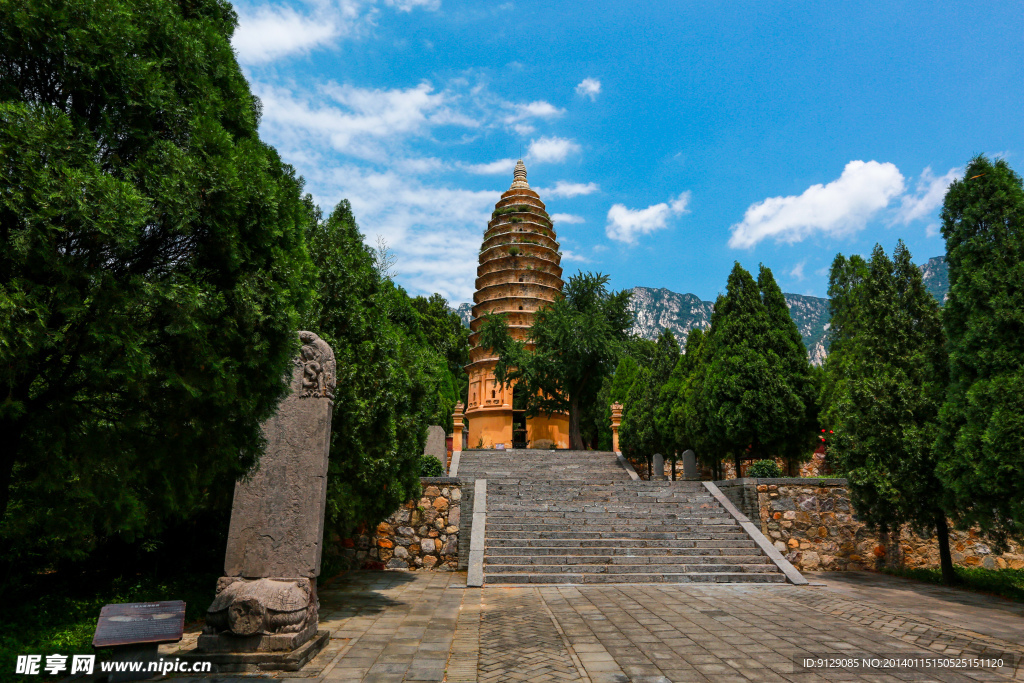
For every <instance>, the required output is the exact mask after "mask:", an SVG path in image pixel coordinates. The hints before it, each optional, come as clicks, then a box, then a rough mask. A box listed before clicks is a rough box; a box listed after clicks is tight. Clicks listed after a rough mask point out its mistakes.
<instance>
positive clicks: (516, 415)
mask: <svg viewBox="0 0 1024 683" xmlns="http://www.w3.org/2000/svg"><path fill="white" fill-rule="evenodd" d="M526 445H527V444H526V392H525V391H524V390H522V389H520V388H519V387H516V386H514V387H512V448H526Z"/></svg>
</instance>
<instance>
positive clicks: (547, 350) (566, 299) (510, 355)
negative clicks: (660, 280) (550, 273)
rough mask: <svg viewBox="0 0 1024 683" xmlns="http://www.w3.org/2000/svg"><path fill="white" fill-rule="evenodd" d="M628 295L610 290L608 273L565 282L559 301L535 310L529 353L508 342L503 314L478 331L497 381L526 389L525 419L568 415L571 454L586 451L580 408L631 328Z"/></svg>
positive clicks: (593, 394)
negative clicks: (493, 363)
mask: <svg viewBox="0 0 1024 683" xmlns="http://www.w3.org/2000/svg"><path fill="white" fill-rule="evenodd" d="M630 296H631V293H630V292H629V291H628V290H623V291H621V292H611V291H609V290H608V276H607V275H601V274H593V273H582V272H581V273H577V274H576V275H573V276H572V277H570V278H569V282H568V283H566V286H565V291H564V292H563V296H562V297H560V298H559V299H556V300H555V301H554V302H553V303H552V304H550V305H549V306H547V307H545V308H542V309H541V310H540V311H538V312H537V315H536V317H535V318H534V322H533V326H532V327H531V328H530V338H529V341H530V344H532V346H533V348H532V349H530V348H529V347H528V345H527V344H525V343H523V342H520V341H517V340H515V339H513V338H512V336H511V334H510V333H509V329H508V323H507V320H506V319H505V317H504V316H500V315H495V316H491V317H490V319H489V320H488V321H487V322H486V323H485V324H484V326H483V328H482V330H481V335H480V343H481V345H482V346H484V347H486V348H490V349H493V350H494V352H495V353H496V354H497V355H498V363H497V365H496V366H495V377H496V378H497V380H498V381H499V382H508V383H513V382H514V383H516V385H517V387H519V388H520V389H523V390H524V393H525V394H526V396H527V397H528V399H527V406H526V411H527V412H526V414H527V415H528V416H529V415H536V414H540V413H544V414H551V413H554V412H563V411H564V412H568V413H569V447H570V448H571V449H573V450H580V449H582V448H583V447H584V444H583V438H582V432H581V430H580V424H581V416H582V406H583V405H585V404H587V403H591V402H593V401H594V400H595V398H596V396H597V393H598V391H599V390H600V388H601V384H602V382H603V381H604V378H605V377H606V376H607V375H608V374H609V373H610V372H611V370H612V368H613V367H614V366H615V363H616V361H617V359H618V358H619V355H620V353H621V351H622V349H623V346H624V344H625V342H626V340H627V338H628V337H627V335H628V331H629V329H630V327H632V325H633V315H632V313H630V311H629V299H630ZM520 383H522V384H520Z"/></svg>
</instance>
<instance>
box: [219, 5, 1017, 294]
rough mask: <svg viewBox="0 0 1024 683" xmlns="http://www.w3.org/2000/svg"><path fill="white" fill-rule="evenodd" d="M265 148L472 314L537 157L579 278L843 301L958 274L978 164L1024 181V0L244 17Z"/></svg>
mask: <svg viewBox="0 0 1024 683" xmlns="http://www.w3.org/2000/svg"><path fill="white" fill-rule="evenodd" d="M236 9H237V11H238V13H239V20H240V23H239V28H238V30H237V31H236V34H235V38H234V45H235V48H236V51H237V53H238V57H239V61H240V62H241V64H242V66H243V68H244V70H245V72H246V74H247V76H248V78H249V79H250V82H251V83H252V87H253V90H254V92H255V93H256V94H257V95H258V96H259V97H260V98H261V99H262V101H263V107H264V114H263V122H262V125H261V134H262V135H263V137H264V139H266V140H267V141H268V142H269V143H271V144H273V145H274V146H275V147H277V148H278V150H279V151H280V152H281V154H282V156H283V158H284V159H285V160H286V161H287V162H289V163H291V164H292V165H293V166H295V168H296V170H297V172H298V173H299V174H301V175H302V176H304V177H305V178H306V181H307V188H308V190H309V191H310V192H312V193H313V195H314V197H315V198H316V200H317V202H318V203H319V204H320V205H321V207H322V208H323V209H324V211H325V213H326V212H329V211H330V210H331V209H332V208H333V206H334V205H335V204H336V203H337V202H338V201H339V200H341V199H343V198H347V199H349V200H350V201H351V202H352V205H353V209H354V211H355V214H356V218H357V220H358V221H359V223H360V227H361V228H362V230H363V232H364V233H365V234H366V236H367V241H368V242H370V243H371V244H375V243H376V240H377V236H378V235H379V236H381V237H382V238H383V239H384V240H386V242H387V244H388V245H389V246H390V248H391V249H392V251H393V252H394V254H395V255H396V257H397V263H396V265H395V270H396V271H397V273H398V275H397V278H396V279H397V281H398V282H399V283H401V284H402V285H404V286H405V287H406V288H407V289H408V290H409V291H410V292H411V293H413V294H423V293H430V292H435V291H436V292H440V293H441V294H443V295H444V296H445V297H446V298H448V299H449V301H450V302H452V303H453V304H457V303H460V302H463V301H468V300H469V299H470V297H471V296H472V291H473V279H474V277H475V272H476V259H477V250H478V248H479V245H480V240H481V237H482V234H483V231H484V228H485V226H486V223H487V220H488V218H489V215H490V211H491V210H492V208H493V205H494V202H495V201H497V199H498V196H499V195H500V193H501V192H502V191H504V190H506V189H507V188H508V186H509V184H510V183H511V180H512V167H513V165H514V163H515V159H516V158H517V157H518V156H519V155H520V150H522V154H523V156H524V158H525V161H526V165H527V168H528V171H529V181H530V185H531V186H532V187H534V188H535V189H537V190H538V191H539V192H540V194H541V198H542V199H543V200H544V201H545V203H546V204H547V206H548V211H549V213H551V214H553V215H554V217H555V221H556V224H555V228H556V230H557V232H558V236H559V239H560V241H561V243H562V250H563V253H564V256H563V263H562V265H563V267H564V268H565V270H566V272H567V274H569V273H574V272H576V270H577V269H583V270H594V271H600V272H604V273H607V274H609V275H610V276H611V278H612V285H613V286H614V287H615V288H625V287H633V286H638V285H639V286H647V287H666V288H668V289H672V290H674V291H677V292H692V293H694V294H697V295H698V296H700V297H701V298H703V299H714V297H715V295H716V294H717V293H718V292H719V291H721V290H722V289H723V288H724V286H725V281H726V277H727V276H728V272H729V270H730V269H731V268H732V264H733V262H734V261H737V260H738V261H740V262H741V263H742V264H743V265H744V266H745V267H746V268H748V269H756V268H757V265H758V264H759V263H762V262H763V263H765V264H766V265H768V266H769V267H770V268H771V269H772V271H773V272H774V273H775V276H776V278H777V279H778V280H779V282H780V284H781V285H782V288H783V290H784V291H788V292H796V293H801V294H813V295H816V296H824V295H825V294H826V290H827V268H828V266H829V264H830V263H831V261H832V258H833V257H834V256H835V254H836V253H837V252H843V253H845V254H851V253H868V252H869V251H870V250H871V248H872V247H873V245H874V244H875V243H876V242H880V243H881V244H882V245H883V246H884V247H885V248H886V249H887V250H890V251H891V249H892V247H893V246H894V245H895V243H896V240H897V239H900V238H902V239H903V240H904V241H905V242H906V243H907V245H908V246H909V248H910V250H911V252H912V253H913V254H914V257H915V260H917V261H918V262H921V261H924V260H926V259H927V258H929V257H932V256H937V255H939V254H942V253H944V244H943V240H942V237H941V235H939V234H938V213H939V209H940V207H941V202H942V196H943V194H944V192H945V188H946V186H947V185H948V183H949V182H950V181H951V179H952V178H954V177H957V176H958V174H960V173H961V171H962V168H963V166H964V165H965V164H966V162H967V161H968V160H969V159H970V158H971V157H972V156H973V155H974V154H977V153H986V154H989V155H990V156H1004V157H1005V158H1006V159H1007V160H1008V162H1009V163H1010V165H1011V166H1013V167H1014V168H1017V169H1018V171H1020V170H1024V125H1022V124H1024V8H1022V5H1021V4H1020V3H1019V2H990V3H964V2H957V3H952V2H919V3H918V2H913V3H912V2H898V1H897V2H892V1H890V2H822V3H793V2H787V3H782V2H736V1H735V0H732V1H729V2H665V3H636V2H615V3H612V2H593V1H588V2H551V1H549V2H536V3H526V2H506V3H482V2H456V1H454V0H381V1H379V2H373V1H372V0H311V1H308V2H302V1H299V0H294V1H292V2H272V3H262V2H259V1H256V0H246V1H245V2H240V3H238V4H236Z"/></svg>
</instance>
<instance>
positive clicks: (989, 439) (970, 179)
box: [937, 156, 1024, 544]
mask: <svg viewBox="0 0 1024 683" xmlns="http://www.w3.org/2000/svg"><path fill="white" fill-rule="evenodd" d="M942 234H943V236H944V237H945V238H946V262H947V263H948V264H949V297H948V299H947V301H946V304H945V306H944V308H943V323H944V326H945V330H946V335H947V338H948V340H949V356H950V382H949V388H948V392H947V395H946V400H945V403H944V405H943V407H942V413H941V420H940V423H941V428H940V430H939V433H938V440H937V444H938V448H939V449H940V452H941V453H942V463H941V465H940V468H939V475H940V476H941V478H942V480H943V481H944V482H945V484H946V487H947V489H948V494H949V497H950V507H951V508H952V511H953V513H954V515H955V519H956V521H958V523H959V524H961V525H964V526H969V525H974V524H976V525H978V526H980V527H981V528H982V529H983V530H984V531H985V532H987V533H988V534H990V535H991V536H992V537H994V538H995V540H996V541H997V544H1001V543H1002V542H1003V541H1004V540H1005V539H1006V538H1007V537H1008V536H1015V537H1017V538H1021V537H1024V476H1022V473H1024V288H1022V287H1021V283H1022V282H1024V190H1022V186H1021V177H1020V176H1019V175H1017V174H1016V173H1014V171H1013V170H1012V169H1010V167H1009V166H1008V165H1007V163H1006V161H1005V160H1003V159H998V160H996V161H995V162H994V163H993V162H991V161H989V160H988V159H986V158H985V157H984V156H978V157H976V158H974V159H972V160H971V162H970V163H969V164H968V166H967V171H966V173H965V174H964V179H963V180H958V181H955V182H954V183H953V184H952V185H950V187H949V191H948V193H947V194H946V198H945V202H944V204H943V209H942Z"/></svg>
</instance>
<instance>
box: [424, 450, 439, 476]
mask: <svg viewBox="0 0 1024 683" xmlns="http://www.w3.org/2000/svg"><path fill="white" fill-rule="evenodd" d="M420 476H421V477H443V476H444V464H443V463H442V462H441V461H440V460H438V459H437V458H436V457H435V456H433V455H424V456H421V457H420Z"/></svg>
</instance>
